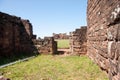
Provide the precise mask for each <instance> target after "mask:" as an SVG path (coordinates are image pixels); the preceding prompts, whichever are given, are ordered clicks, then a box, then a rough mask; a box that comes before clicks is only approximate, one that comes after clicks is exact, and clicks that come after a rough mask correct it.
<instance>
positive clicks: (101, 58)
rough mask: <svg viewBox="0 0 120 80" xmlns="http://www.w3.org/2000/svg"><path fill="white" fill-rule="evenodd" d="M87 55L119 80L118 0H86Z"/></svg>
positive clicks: (115, 79)
mask: <svg viewBox="0 0 120 80" xmlns="http://www.w3.org/2000/svg"><path fill="white" fill-rule="evenodd" d="M87 23H88V28H87V30H88V31H87V37H88V40H87V44H88V48H87V54H88V56H89V57H90V58H91V59H92V60H94V61H95V62H96V63H97V64H98V65H99V66H100V67H101V68H102V69H103V70H105V71H106V72H107V73H108V74H109V79H110V80H120V0H88V7H87Z"/></svg>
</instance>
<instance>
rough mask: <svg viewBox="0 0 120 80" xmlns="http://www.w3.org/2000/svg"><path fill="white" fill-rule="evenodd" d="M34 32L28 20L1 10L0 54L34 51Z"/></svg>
mask: <svg viewBox="0 0 120 80" xmlns="http://www.w3.org/2000/svg"><path fill="white" fill-rule="evenodd" d="M32 34H33V32H32V25H31V24H30V23H29V21H28V20H23V19H21V18H20V17H16V16H11V15H8V14H5V13H2V12H0V56H9V55H14V54H20V53H28V54H29V53H32V52H33V49H34V46H33V44H32V40H31V36H32Z"/></svg>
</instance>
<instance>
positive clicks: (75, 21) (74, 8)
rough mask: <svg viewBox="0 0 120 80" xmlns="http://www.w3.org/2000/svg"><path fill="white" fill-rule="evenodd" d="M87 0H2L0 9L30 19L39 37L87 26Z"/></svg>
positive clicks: (34, 31)
mask: <svg viewBox="0 0 120 80" xmlns="http://www.w3.org/2000/svg"><path fill="white" fill-rule="evenodd" d="M86 8H87V0H0V11H1V12H4V13H8V14H10V15H15V16H18V17H21V18H22V19H29V20H30V22H31V23H32V25H33V33H34V34H36V35H37V36H38V37H41V38H43V37H44V36H52V33H69V32H71V31H74V30H75V29H76V28H80V26H86V25H87V23H86Z"/></svg>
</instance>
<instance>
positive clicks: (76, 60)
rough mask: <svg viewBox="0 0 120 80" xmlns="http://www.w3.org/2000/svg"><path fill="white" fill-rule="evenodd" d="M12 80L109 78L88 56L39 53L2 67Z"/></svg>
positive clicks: (6, 75) (92, 79)
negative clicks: (27, 59) (26, 59)
mask: <svg viewBox="0 0 120 80" xmlns="http://www.w3.org/2000/svg"><path fill="white" fill-rule="evenodd" d="M0 73H3V75H4V76H5V77H8V78H10V79H11V80H108V78H107V76H106V74H105V73H104V72H103V71H101V70H100V68H98V66H97V65H95V64H94V63H93V62H91V60H90V59H89V58H87V57H86V56H81V57H78V56H66V57H61V56H52V55H39V56H37V57H36V58H34V59H30V60H29V61H26V62H21V63H20V62H19V63H17V64H15V65H12V66H9V67H6V68H2V69H0Z"/></svg>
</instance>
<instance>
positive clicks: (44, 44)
mask: <svg viewBox="0 0 120 80" xmlns="http://www.w3.org/2000/svg"><path fill="white" fill-rule="evenodd" d="M33 42H34V45H35V46H36V47H37V50H38V52H39V53H41V54H56V53H57V42H56V41H54V38H53V37H45V38H44V39H33Z"/></svg>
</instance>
